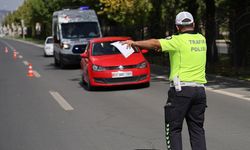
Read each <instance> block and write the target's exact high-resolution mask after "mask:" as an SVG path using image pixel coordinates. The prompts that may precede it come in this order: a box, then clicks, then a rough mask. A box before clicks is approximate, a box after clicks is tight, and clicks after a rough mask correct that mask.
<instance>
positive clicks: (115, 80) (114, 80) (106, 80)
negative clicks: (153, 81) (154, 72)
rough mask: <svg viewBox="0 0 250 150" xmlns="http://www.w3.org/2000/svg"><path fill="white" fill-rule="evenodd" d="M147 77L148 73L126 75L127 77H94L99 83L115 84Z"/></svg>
mask: <svg viewBox="0 0 250 150" xmlns="http://www.w3.org/2000/svg"><path fill="white" fill-rule="evenodd" d="M146 78H147V75H141V76H133V77H125V78H94V80H95V82H97V83H105V84H114V83H124V82H136V81H141V80H144V79H146Z"/></svg>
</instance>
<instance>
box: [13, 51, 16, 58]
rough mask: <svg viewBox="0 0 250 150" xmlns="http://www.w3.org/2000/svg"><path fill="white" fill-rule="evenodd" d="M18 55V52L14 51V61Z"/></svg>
mask: <svg viewBox="0 0 250 150" xmlns="http://www.w3.org/2000/svg"><path fill="white" fill-rule="evenodd" d="M16 55H17V53H16V50H15V49H14V51H13V58H14V59H16Z"/></svg>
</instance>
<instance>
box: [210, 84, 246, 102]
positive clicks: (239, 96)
mask: <svg viewBox="0 0 250 150" xmlns="http://www.w3.org/2000/svg"><path fill="white" fill-rule="evenodd" d="M206 90H208V91H211V92H215V93H219V94H223V95H227V96H231V97H235V98H239V99H243V100H247V101H250V98H248V97H245V96H244V95H240V94H236V93H231V92H227V91H222V90H216V89H213V88H209V87H206Z"/></svg>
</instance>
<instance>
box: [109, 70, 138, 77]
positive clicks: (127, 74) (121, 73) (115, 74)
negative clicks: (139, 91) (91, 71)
mask: <svg viewBox="0 0 250 150" xmlns="http://www.w3.org/2000/svg"><path fill="white" fill-rule="evenodd" d="M132 76H133V73H132V71H118V72H112V78H124V77H132Z"/></svg>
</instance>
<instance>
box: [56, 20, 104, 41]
mask: <svg viewBox="0 0 250 150" xmlns="http://www.w3.org/2000/svg"><path fill="white" fill-rule="evenodd" d="M61 26H62V36H63V38H64V39H76V38H94V37H100V31H99V28H98V24H97V22H73V23H63V24H61Z"/></svg>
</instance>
